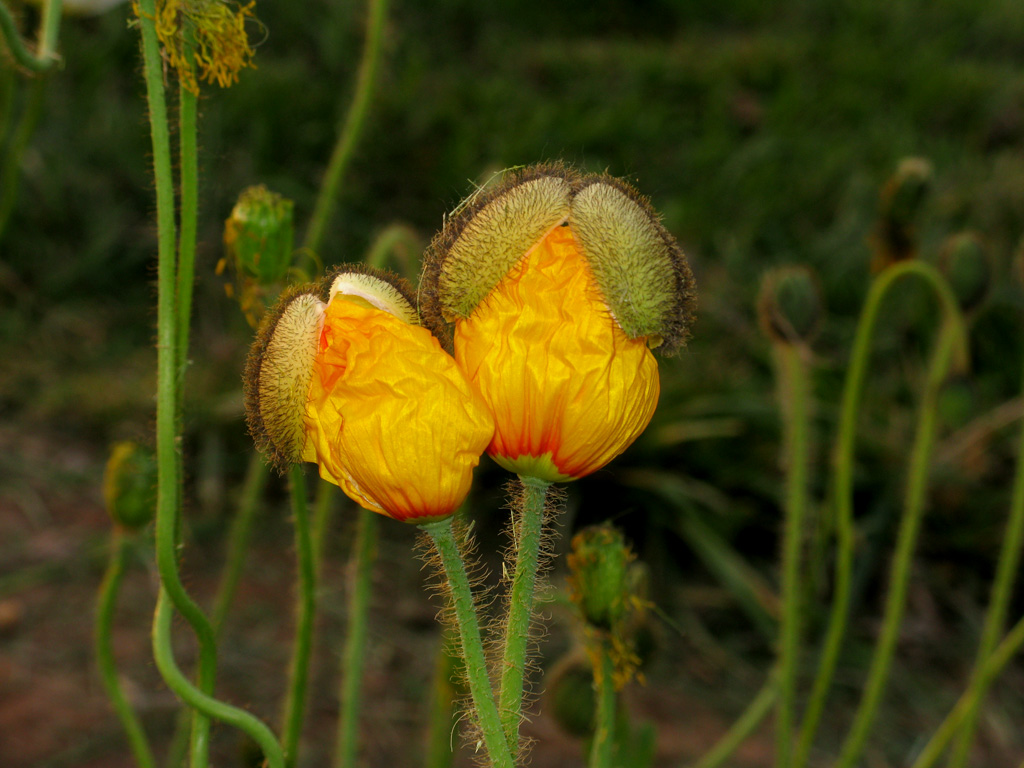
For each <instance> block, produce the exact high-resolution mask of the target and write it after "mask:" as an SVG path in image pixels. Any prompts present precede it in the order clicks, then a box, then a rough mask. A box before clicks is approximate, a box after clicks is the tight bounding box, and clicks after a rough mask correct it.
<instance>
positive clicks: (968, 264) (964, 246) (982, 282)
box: [939, 232, 992, 312]
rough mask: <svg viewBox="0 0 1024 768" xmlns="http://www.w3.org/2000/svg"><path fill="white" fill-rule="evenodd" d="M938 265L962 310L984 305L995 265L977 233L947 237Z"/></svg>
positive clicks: (964, 233) (969, 310)
mask: <svg viewBox="0 0 1024 768" xmlns="http://www.w3.org/2000/svg"><path fill="white" fill-rule="evenodd" d="M939 267H940V269H941V270H942V272H943V274H945V275H946V278H947V279H948V280H949V284H950V286H951V287H952V288H953V293H954V294H955V295H956V298H957V302H958V303H959V304H960V309H962V310H963V311H964V312H971V311H972V310H974V309H977V308H978V307H979V306H981V304H982V302H983V301H984V300H985V297H986V296H987V295H988V290H989V287H990V286H991V284H992V264H991V263H990V262H989V258H988V253H987V252H986V250H985V247H984V246H983V245H982V243H981V240H980V239H979V238H978V236H977V235H976V234H974V233H973V232H961V233H959V234H955V235H951V236H950V237H948V238H947V239H946V242H945V243H943V245H942V250H941V251H940V253H939Z"/></svg>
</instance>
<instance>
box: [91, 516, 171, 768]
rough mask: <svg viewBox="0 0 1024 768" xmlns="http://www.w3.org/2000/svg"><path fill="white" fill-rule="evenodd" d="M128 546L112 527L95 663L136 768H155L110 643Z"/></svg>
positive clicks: (99, 604)
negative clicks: (126, 695)
mask: <svg viewBox="0 0 1024 768" xmlns="http://www.w3.org/2000/svg"><path fill="white" fill-rule="evenodd" d="M130 548H131V541H130V539H129V538H128V537H127V536H125V534H124V532H123V531H122V530H121V529H120V528H115V529H114V531H113V534H112V535H111V539H110V560H109V562H108V564H107V571H106V574H104V576H103V581H102V583H101V584H100V590H99V597H98V599H97V602H96V626H95V632H94V640H95V646H96V665H97V667H98V668H99V671H100V677H101V678H102V679H103V685H104V687H105V688H106V689H107V695H108V696H109V697H110V702H111V704H113V706H114V711H115V712H116V713H117V716H118V718H119V719H120V721H121V725H122V727H123V728H124V731H125V734H126V735H127V736H128V743H129V744H130V745H131V749H132V755H133V756H134V758H135V762H136V764H137V765H138V767H139V768H156V761H155V760H154V759H153V752H152V750H151V749H150V747H149V742H148V740H147V739H146V733H145V731H143V730H142V724H141V723H140V722H139V718H138V717H137V716H136V714H135V710H133V709H132V706H131V704H129V703H128V699H127V698H125V695H124V691H123V690H121V683H120V682H119V681H118V679H117V666H116V663H115V661H114V649H113V648H112V646H111V642H110V630H111V626H112V624H113V621H114V607H115V605H116V604H117V594H118V592H119V590H120V589H121V577H122V576H123V575H124V569H125V565H126V564H127V560H128V554H129V552H130Z"/></svg>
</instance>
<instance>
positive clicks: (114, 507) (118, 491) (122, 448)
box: [103, 442, 157, 530]
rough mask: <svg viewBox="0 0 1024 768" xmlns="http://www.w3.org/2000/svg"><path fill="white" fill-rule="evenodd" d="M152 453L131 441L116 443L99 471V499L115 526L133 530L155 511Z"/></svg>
mask: <svg viewBox="0 0 1024 768" xmlns="http://www.w3.org/2000/svg"><path fill="white" fill-rule="evenodd" d="M156 476H157V467H156V456H155V455H154V454H153V451H152V450H150V449H149V448H144V447H142V446H141V445H138V444H136V443H132V442H123V443H118V444H117V445H115V446H114V447H113V449H112V450H111V452H110V458H109V459H108V460H107V466H106V470H105V471H104V473H103V500H104V502H105V503H106V505H107V512H108V513H109V514H110V517H111V519H112V520H113V521H114V522H115V523H117V524H118V525H120V526H122V527H124V528H127V529H129V530H137V529H139V528H142V527H144V526H146V525H147V524H149V521H150V520H152V519H153V516H154V515H155V514H156Z"/></svg>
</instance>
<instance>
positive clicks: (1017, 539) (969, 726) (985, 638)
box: [949, 425, 1024, 768]
mask: <svg viewBox="0 0 1024 768" xmlns="http://www.w3.org/2000/svg"><path fill="white" fill-rule="evenodd" d="M1022 542H1024V425H1022V426H1021V430H1020V438H1019V441H1018V446H1017V472H1016V474H1015V475H1014V478H1013V492H1012V495H1011V497H1010V515H1009V519H1008V520H1007V522H1006V532H1005V534H1004V535H1003V545H1002V549H1001V550H1000V552H999V563H998V565H997V566H996V578H995V581H994V582H993V584H992V593H991V596H990V597H989V601H988V610H987V611H986V614H985V623H984V625H983V627H982V631H981V640H980V642H979V643H978V655H977V657H976V659H975V661H974V671H973V673H972V676H973V677H977V676H978V675H980V674H981V669H982V667H983V666H984V664H985V659H987V658H988V657H989V656H990V655H991V654H992V649H993V648H995V646H996V643H997V642H998V641H999V636H1000V635H1001V634H1002V633H1003V629H1004V627H1005V626H1006V611H1007V609H1008V607H1009V605H1010V598H1011V597H1012V595H1013V582H1014V579H1015V578H1016V576H1017V566H1018V564H1019V563H1020V555H1021V544H1022ZM984 696H985V687H982V688H980V689H979V691H978V695H977V696H975V697H973V698H971V699H970V700H969V702H968V704H967V711H966V712H965V713H964V718H963V723H962V725H961V729H960V733H959V735H958V736H957V738H956V741H955V742H954V744H953V756H952V757H951V758H950V763H949V765H950V768H963V766H964V765H966V764H967V756H968V754H969V750H970V747H971V742H972V741H973V739H974V730H975V727H976V725H977V721H978V714H979V713H980V711H981V703H982V701H983V699H984Z"/></svg>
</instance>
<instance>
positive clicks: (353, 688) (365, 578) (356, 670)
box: [334, 509, 380, 768]
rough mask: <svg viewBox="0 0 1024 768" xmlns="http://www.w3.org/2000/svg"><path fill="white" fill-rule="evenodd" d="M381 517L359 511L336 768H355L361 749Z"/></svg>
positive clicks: (342, 680) (350, 580)
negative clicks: (365, 664) (366, 659)
mask: <svg viewBox="0 0 1024 768" xmlns="http://www.w3.org/2000/svg"><path fill="white" fill-rule="evenodd" d="M379 517H380V516H379V515H378V514H377V513H376V512H371V511H370V510H368V509H360V510H359V519H358V522H357V523H356V525H357V530H356V541H355V547H354V548H353V551H352V563H351V566H350V567H351V569H352V572H351V574H350V575H349V582H350V586H349V589H350V590H351V591H350V592H349V601H348V632H347V635H346V638H345V650H344V653H343V656H342V669H341V695H340V699H341V718H340V720H339V722H338V739H337V743H336V745H335V751H334V765H335V768H353V766H355V765H356V753H357V751H358V749H359V738H358V735H359V710H360V707H361V705H362V691H363V658H364V657H365V655H366V635H367V615H368V614H369V611H370V588H371V586H372V582H373V578H372V577H373V564H374V562H375V561H376V559H377V528H378V525H379V522H380V521H379Z"/></svg>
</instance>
